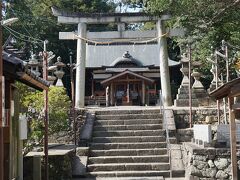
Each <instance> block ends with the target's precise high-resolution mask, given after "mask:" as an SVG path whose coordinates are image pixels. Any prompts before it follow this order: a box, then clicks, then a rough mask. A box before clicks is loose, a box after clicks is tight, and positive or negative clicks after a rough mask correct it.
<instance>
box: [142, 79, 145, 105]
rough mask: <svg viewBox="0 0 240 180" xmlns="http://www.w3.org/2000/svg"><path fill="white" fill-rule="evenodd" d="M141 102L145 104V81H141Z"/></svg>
mask: <svg viewBox="0 0 240 180" xmlns="http://www.w3.org/2000/svg"><path fill="white" fill-rule="evenodd" d="M142 104H143V106H144V105H145V82H144V81H142Z"/></svg>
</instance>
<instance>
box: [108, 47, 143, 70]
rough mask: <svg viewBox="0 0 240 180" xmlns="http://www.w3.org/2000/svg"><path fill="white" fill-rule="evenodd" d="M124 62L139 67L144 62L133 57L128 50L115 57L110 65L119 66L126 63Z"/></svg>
mask: <svg viewBox="0 0 240 180" xmlns="http://www.w3.org/2000/svg"><path fill="white" fill-rule="evenodd" d="M124 64H125V65H133V66H137V67H142V66H143V64H142V63H141V62H140V61H139V60H137V59H135V58H133V57H132V56H131V55H130V54H129V52H128V51H126V52H125V53H124V54H123V56H122V57H119V58H117V59H115V60H114V61H113V62H112V64H111V65H110V66H119V65H124Z"/></svg>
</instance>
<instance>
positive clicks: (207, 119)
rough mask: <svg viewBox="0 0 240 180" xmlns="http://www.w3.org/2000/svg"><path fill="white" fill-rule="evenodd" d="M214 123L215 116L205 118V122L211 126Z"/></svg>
mask: <svg viewBox="0 0 240 180" xmlns="http://www.w3.org/2000/svg"><path fill="white" fill-rule="evenodd" d="M213 121H214V116H206V117H205V122H206V123H207V124H211V123H212V122H213Z"/></svg>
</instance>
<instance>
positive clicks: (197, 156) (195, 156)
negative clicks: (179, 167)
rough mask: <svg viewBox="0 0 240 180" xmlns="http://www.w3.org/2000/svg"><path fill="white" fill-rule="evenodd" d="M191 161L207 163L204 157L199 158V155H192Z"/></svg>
mask: <svg viewBox="0 0 240 180" xmlns="http://www.w3.org/2000/svg"><path fill="white" fill-rule="evenodd" d="M193 159H194V160H198V161H207V157H206V156H200V155H193Z"/></svg>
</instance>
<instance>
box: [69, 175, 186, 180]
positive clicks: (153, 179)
mask: <svg viewBox="0 0 240 180" xmlns="http://www.w3.org/2000/svg"><path fill="white" fill-rule="evenodd" d="M72 180H164V178H163V176H154V177H153V176H152V177H146V176H141V177H110V178H109V177H92V178H81V179H80V178H73V179H72ZM172 180H175V179H172ZM176 180H177V179H176ZM179 180H180V179H179ZM181 180H184V179H181Z"/></svg>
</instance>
